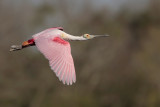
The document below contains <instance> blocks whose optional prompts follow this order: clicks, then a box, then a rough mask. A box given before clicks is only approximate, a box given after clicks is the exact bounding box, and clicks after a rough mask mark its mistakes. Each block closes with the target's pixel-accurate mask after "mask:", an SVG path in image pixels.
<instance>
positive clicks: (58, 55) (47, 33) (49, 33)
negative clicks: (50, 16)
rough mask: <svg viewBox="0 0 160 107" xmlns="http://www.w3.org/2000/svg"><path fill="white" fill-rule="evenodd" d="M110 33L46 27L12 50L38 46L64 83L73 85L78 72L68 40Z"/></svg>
mask: <svg viewBox="0 0 160 107" xmlns="http://www.w3.org/2000/svg"><path fill="white" fill-rule="evenodd" d="M108 36H109V35H89V34H84V35H82V36H73V35H70V34H67V33H65V32H64V31H63V28H62V27H54V28H49V29H46V30H44V31H42V32H40V33H37V34H35V35H33V38H32V39H30V40H28V41H24V42H23V43H22V45H12V46H11V49H10V51H17V50H21V49H24V48H26V47H30V46H35V45H36V46H37V48H38V49H39V50H40V52H41V53H42V54H43V55H44V56H45V57H46V58H47V59H48V60H49V65H50V67H51V69H52V70H53V71H54V72H55V74H56V76H57V77H58V78H59V80H60V81H62V82H63V83H64V84H67V85H72V83H75V82H76V73H75V68H74V62H73V58H72V56H71V48H70V44H69V42H68V40H74V41H81V40H83V41H84V40H90V39H93V38H95V37H108Z"/></svg>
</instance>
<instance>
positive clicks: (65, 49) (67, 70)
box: [35, 34, 76, 85]
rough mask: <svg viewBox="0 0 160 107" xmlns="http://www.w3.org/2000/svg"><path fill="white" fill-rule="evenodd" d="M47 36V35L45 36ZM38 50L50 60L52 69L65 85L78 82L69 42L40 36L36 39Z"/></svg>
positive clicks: (58, 38)
mask: <svg viewBox="0 0 160 107" xmlns="http://www.w3.org/2000/svg"><path fill="white" fill-rule="evenodd" d="M44 35H45V34H44ZM35 44H36V46H37V48H38V49H39V50H40V52H42V53H43V54H44V56H45V57H46V58H47V59H48V60H49V65H50V67H51V69H52V70H53V71H54V72H55V73H56V76H57V77H58V78H59V80H60V81H62V82H63V83H64V84H65V83H66V84H67V85H69V84H70V85H72V83H73V82H76V74H75V68H74V62H73V58H72V56H71V48H70V44H69V42H67V41H65V40H63V39H61V38H60V37H58V36H57V37H56V36H55V37H54V38H53V36H52V37H47V35H45V36H39V37H38V38H36V39H35Z"/></svg>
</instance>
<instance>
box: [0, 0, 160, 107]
mask: <svg viewBox="0 0 160 107" xmlns="http://www.w3.org/2000/svg"><path fill="white" fill-rule="evenodd" d="M132 1H133V0H132ZM139 1H143V2H139ZM139 1H138V0H134V2H131V0H128V1H127V0H126V2H125V3H123V4H122V5H121V6H120V7H119V8H117V9H116V10H115V11H114V9H113V7H112V8H111V6H110V5H109V4H107V3H102V4H103V6H102V5H101V6H97V5H98V3H99V2H100V1H99V2H96V3H95V2H94V3H93V2H92V1H91V0H80V1H78V0H77V1H75V0H68V1H66V0H55V1H51V0H44V1H38V0H32V1H31V0H28V1H24V0H23V1H20V0H14V1H11V0H0V49H1V50H0V107H53V106H54V107H160V42H159V41H160V1H159V0H139ZM96 6H97V7H96ZM142 6H143V8H141V7H142ZM55 26H62V27H63V28H64V30H65V31H66V32H68V33H70V34H74V35H82V34H84V33H89V34H106V33H107V34H110V35H111V37H109V38H104V39H102V38H97V39H94V40H90V41H82V42H71V46H72V55H73V58H74V62H75V68H76V74H77V82H76V84H73V85H72V86H67V85H63V84H62V83H61V82H59V80H58V79H57V77H56V76H55V74H54V73H53V72H52V71H51V69H50V68H49V65H48V61H47V60H46V59H45V58H44V57H43V55H42V54H41V53H39V52H38V51H37V49H36V48H35V47H32V48H28V49H25V50H22V51H18V52H12V53H10V52H9V48H10V46H11V45H13V44H20V43H21V42H22V41H25V40H27V39H30V38H31V36H32V34H35V33H36V32H40V31H42V30H44V29H47V28H50V27H55Z"/></svg>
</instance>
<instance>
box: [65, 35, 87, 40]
mask: <svg viewBox="0 0 160 107" xmlns="http://www.w3.org/2000/svg"><path fill="white" fill-rule="evenodd" d="M64 39H66V40H74V41H80V40H87V39H86V38H84V37H83V36H73V35H69V34H68V35H67V37H66V38H64Z"/></svg>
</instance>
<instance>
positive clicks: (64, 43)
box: [53, 37, 68, 45]
mask: <svg viewBox="0 0 160 107" xmlns="http://www.w3.org/2000/svg"><path fill="white" fill-rule="evenodd" d="M53 41H55V42H58V43H61V44H63V45H66V44H68V42H67V41H65V40H63V39H61V38H60V37H55V38H54V39H53Z"/></svg>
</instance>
